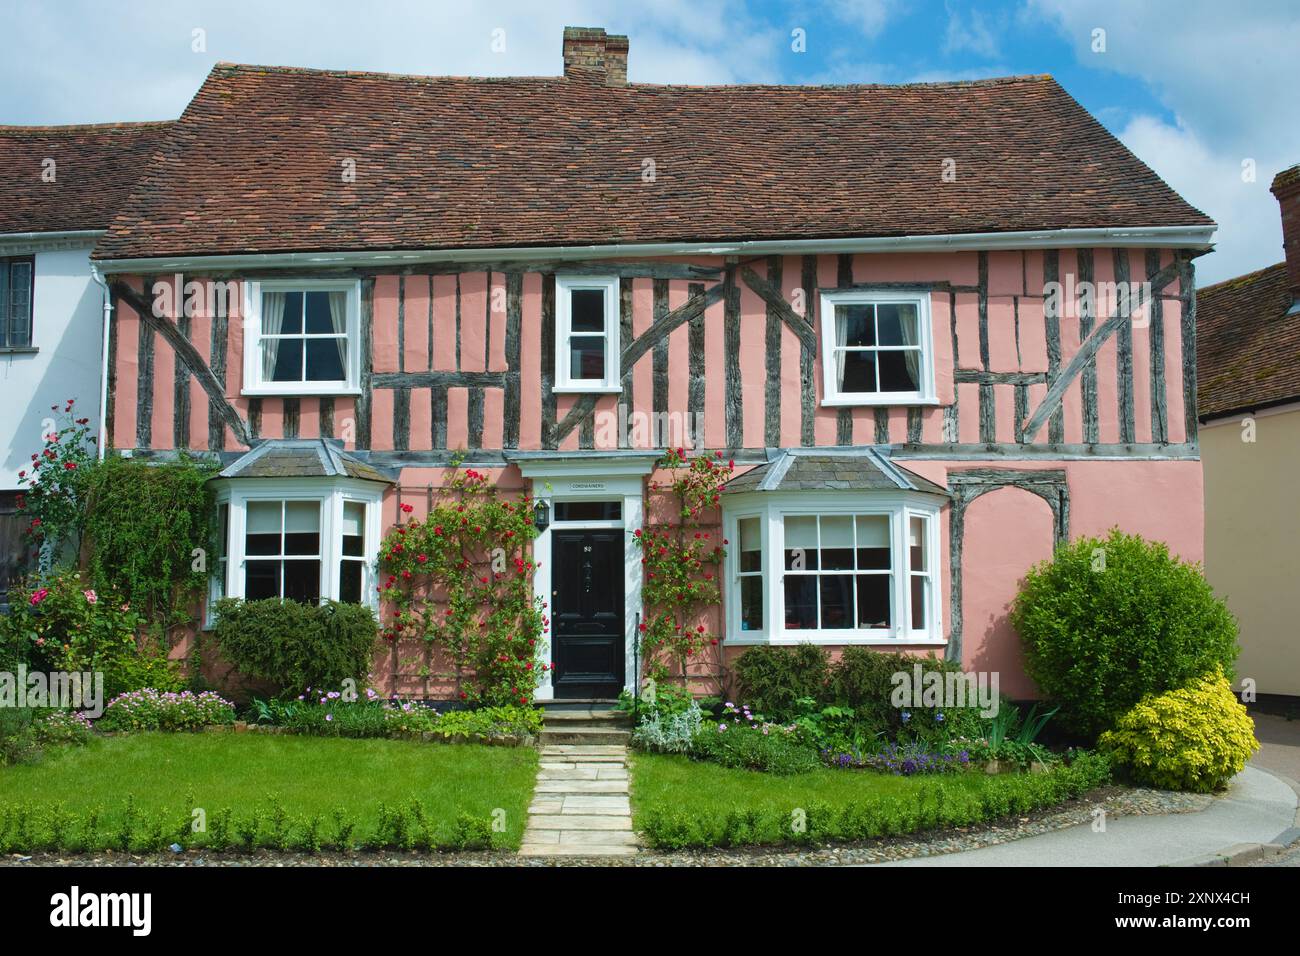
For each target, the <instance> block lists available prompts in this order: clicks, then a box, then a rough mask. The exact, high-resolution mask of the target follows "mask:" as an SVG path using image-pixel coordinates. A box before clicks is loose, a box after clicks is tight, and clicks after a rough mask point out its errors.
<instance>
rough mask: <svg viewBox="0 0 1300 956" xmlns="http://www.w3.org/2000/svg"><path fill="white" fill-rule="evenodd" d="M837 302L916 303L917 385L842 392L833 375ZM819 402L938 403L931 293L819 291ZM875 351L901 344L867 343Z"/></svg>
mask: <svg viewBox="0 0 1300 956" xmlns="http://www.w3.org/2000/svg"><path fill="white" fill-rule="evenodd" d="M837 305H915V306H916V318H917V322H918V324H919V325H920V328H919V329H917V344H918V345H919V346H920V349H921V381H920V383H919V385H920V387H919V388H917V389H916V390H914V391H909V392H871V393H867V392H841V391H840V389H839V384H838V381H837V378H836V375H835V352H836V350H837V349H838V348H839V347H840V346H839V344H838V343H837V342H836V339H835V307H836V306H837ZM820 315H821V339H822V401H821V403H822V405H823V406H841V407H842V406H853V405H866V406H872V405H937V404H938V402H939V399H938V396H937V394H936V392H935V385H934V327H933V323H932V321H931V316H930V293H929V292H928V291H924V290H920V289H917V290H910V289H896V290H889V291H883V292H876V291H864V290H858V289H845V290H843V291H838V290H829V291H825V292H822V293H821V311H820ZM866 348H868V349H871V350H874V351H885V352H888V351H901V350H902V346H868V347H866Z"/></svg>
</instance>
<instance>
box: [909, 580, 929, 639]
mask: <svg viewBox="0 0 1300 956" xmlns="http://www.w3.org/2000/svg"><path fill="white" fill-rule="evenodd" d="M929 590H930V582H929V581H928V580H927V579H926V578H923V577H921V575H919V574H914V575H912V630H914V631H920V630H924V629H925V605H926V600H925V597H926V593H927V592H928V591H929Z"/></svg>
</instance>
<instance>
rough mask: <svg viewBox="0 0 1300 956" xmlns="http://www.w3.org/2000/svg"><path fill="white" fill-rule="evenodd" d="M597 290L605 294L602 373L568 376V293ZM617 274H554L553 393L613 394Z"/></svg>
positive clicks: (616, 377) (618, 387)
mask: <svg viewBox="0 0 1300 956" xmlns="http://www.w3.org/2000/svg"><path fill="white" fill-rule="evenodd" d="M582 289H596V290H599V291H601V292H603V293H604V296H605V376H604V378H600V379H595V378H573V377H571V376H570V375H569V368H570V364H569V336H570V335H571V334H572V312H573V299H572V296H571V293H573V292H574V291H577V290H582ZM619 344H620V343H619V301H618V276H578V275H557V276H556V277H555V385H554V386H553V390H554V391H555V393H556V394H560V395H565V394H579V393H598V394H608V395H615V394H618V393H619V392H621V391H622V390H623V387H622V385H621V384H620V382H619V375H620V371H619Z"/></svg>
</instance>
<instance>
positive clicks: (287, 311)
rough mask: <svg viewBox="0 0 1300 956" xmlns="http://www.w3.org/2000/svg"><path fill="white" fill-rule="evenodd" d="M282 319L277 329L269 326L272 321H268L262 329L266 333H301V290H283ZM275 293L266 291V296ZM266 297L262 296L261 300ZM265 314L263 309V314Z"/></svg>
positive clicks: (264, 299)
mask: <svg viewBox="0 0 1300 956" xmlns="http://www.w3.org/2000/svg"><path fill="white" fill-rule="evenodd" d="M281 294H282V295H283V296H284V319H283V321H282V322H281V324H280V327H279V328H278V329H276V328H273V327H271V326H272V325H273V324H274V323H273V322H271V323H268V325H267V327H266V328H264V329H263V331H264V332H266V333H267V334H268V335H274V334H276V333H278V334H280V335H301V334H302V293H301V292H284V293H281ZM272 295H275V293H274V292H268V293H267V296H268V297H269V296H272ZM265 301H266V298H265V297H264V298H263V302H265ZM266 314H267V312H266V310H265V309H264V310H263V316H265V315H266Z"/></svg>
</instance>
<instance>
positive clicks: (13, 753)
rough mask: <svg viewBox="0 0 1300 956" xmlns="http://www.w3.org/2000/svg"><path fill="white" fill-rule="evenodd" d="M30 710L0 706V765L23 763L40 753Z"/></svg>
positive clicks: (33, 719)
mask: <svg viewBox="0 0 1300 956" xmlns="http://www.w3.org/2000/svg"><path fill="white" fill-rule="evenodd" d="M34 723H35V718H34V716H33V713H32V710H31V709H30V708H28V707H0V767H5V766H9V765H11V764H16V763H24V762H26V761H28V760H31V759H32V758H33V757H35V756H36V755H37V754H39V753H40V750H41V743H40V741H39V740H37V739H36V729H35V727H33V726H32V725H33V724H34Z"/></svg>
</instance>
